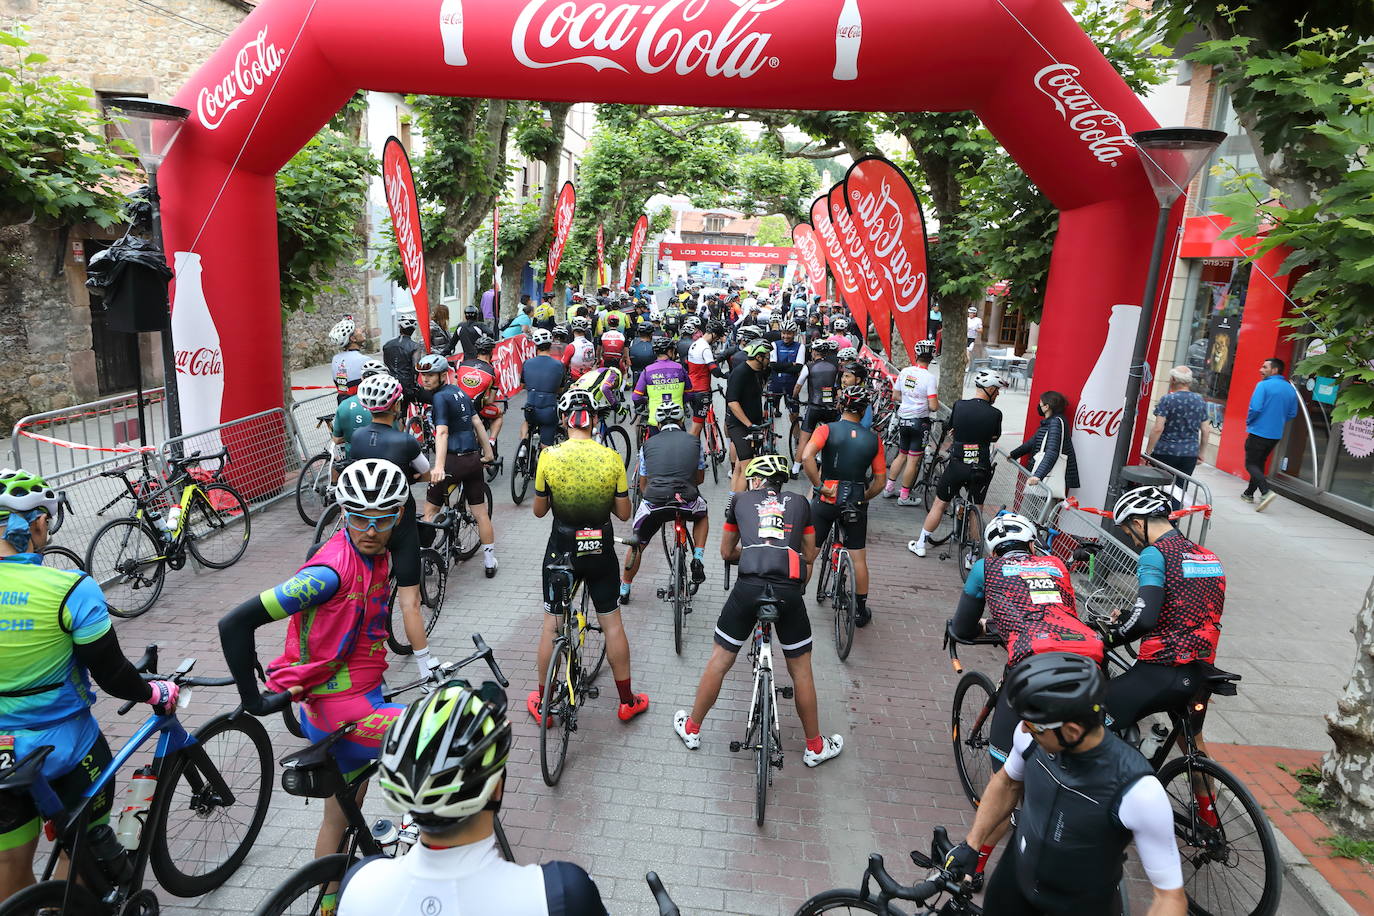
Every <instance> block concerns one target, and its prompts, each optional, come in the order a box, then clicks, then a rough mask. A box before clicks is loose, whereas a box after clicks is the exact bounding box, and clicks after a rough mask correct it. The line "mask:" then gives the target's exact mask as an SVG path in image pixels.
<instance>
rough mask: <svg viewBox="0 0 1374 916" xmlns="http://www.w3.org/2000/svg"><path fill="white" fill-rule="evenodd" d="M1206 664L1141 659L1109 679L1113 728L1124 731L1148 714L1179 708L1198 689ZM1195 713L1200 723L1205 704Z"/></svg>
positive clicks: (1109, 714)
mask: <svg viewBox="0 0 1374 916" xmlns="http://www.w3.org/2000/svg"><path fill="white" fill-rule="evenodd" d="M1203 668H1204V664H1203V663H1202V662H1190V663H1189V664H1186V665H1152V664H1150V663H1149V662H1140V661H1138V662H1136V663H1135V664H1134V665H1132V666H1131V668H1130V670H1129V671H1126V672H1124V673H1122V674H1120V675H1118V676H1117V677H1114V678H1112V679H1111V680H1109V681H1108V682H1107V715H1108V716H1109V717H1110V725H1111V727H1112V729H1113V730H1114V731H1115V732H1116V733H1117V734H1124V733H1125V732H1126V731H1127V730H1129V729H1130V727H1131V726H1132V725H1134V724H1135V723H1137V722H1139V721H1140V720H1141V719H1143V718H1145V717H1146V716H1148V715H1153V714H1154V713H1158V712H1170V711H1173V710H1177V709H1180V708H1181V707H1182V706H1183V704H1185V703H1187V702H1188V701H1189V700H1191V699H1192V698H1193V696H1194V695H1195V694H1196V693H1197V690H1198V685H1199V684H1200V683H1201V682H1202V681H1201V674H1202V670H1203ZM1192 714H1193V715H1194V716H1196V717H1197V720H1196V721H1197V723H1198V726H1199V727H1201V725H1202V720H1203V719H1204V718H1205V717H1206V715H1207V710H1206V708H1205V707H1204V708H1203V710H1202V711H1201V712H1195V711H1194V712H1193V713H1192Z"/></svg>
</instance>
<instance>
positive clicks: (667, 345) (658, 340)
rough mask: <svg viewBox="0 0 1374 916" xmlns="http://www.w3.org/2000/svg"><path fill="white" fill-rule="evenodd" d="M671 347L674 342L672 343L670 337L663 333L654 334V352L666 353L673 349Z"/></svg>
mask: <svg viewBox="0 0 1374 916" xmlns="http://www.w3.org/2000/svg"><path fill="white" fill-rule="evenodd" d="M673 347H674V344H673V339H672V338H671V337H668V336H665V335H663V334H655V335H654V352H655V353H668V352H670V351H671V350H672V349H673Z"/></svg>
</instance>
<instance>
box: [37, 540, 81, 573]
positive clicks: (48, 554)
mask: <svg viewBox="0 0 1374 916" xmlns="http://www.w3.org/2000/svg"><path fill="white" fill-rule="evenodd" d="M43 565H44V566H51V567H52V568H53V569H65V570H67V571H69V572H85V571H86V570H85V563H84V562H83V561H82V559H81V558H80V557H78V556H77V555H76V551H75V550H68V549H67V548H65V547H61V546H59V545H57V544H49V545H48V546H47V547H44V548H43Z"/></svg>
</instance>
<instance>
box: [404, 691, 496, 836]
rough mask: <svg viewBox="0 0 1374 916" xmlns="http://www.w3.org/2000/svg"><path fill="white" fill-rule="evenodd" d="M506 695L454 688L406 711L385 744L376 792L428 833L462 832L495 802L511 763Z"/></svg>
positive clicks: (411, 706) (426, 698) (422, 701)
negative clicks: (456, 829)
mask: <svg viewBox="0 0 1374 916" xmlns="http://www.w3.org/2000/svg"><path fill="white" fill-rule="evenodd" d="M510 746H511V729H510V721H509V720H508V719H507V718H506V698H505V694H504V693H503V692H502V691H501V690H500V689H499V688H497V687H496V685H495V684H490V685H484V687H483V688H482V689H481V690H480V691H478V690H473V688H472V687H470V686H468V684H467V682H466V681H460V680H454V681H448V682H446V683H445V684H443V685H442V686H440V687H439V689H437V690H435V691H434V692H433V693H432V694H430V695H429V696H427V697H425V698H424V699H423V700H420V701H418V702H415V703H412V704H410V705H409V706H408V707H406V708H405V710H403V711H402V712H401V714H400V715H399V716H398V717H397V718H396V720H395V721H394V722H392V723H391V727H390V728H388V729H387V730H386V734H385V735H384V736H383V738H382V747H381V754H380V755H379V759H378V764H379V778H378V780H377V782H378V785H379V786H380V787H381V791H382V795H383V796H384V797H385V798H386V800H387V803H388V804H390V805H391V807H392V808H393V809H394V810H395V811H397V812H399V813H402V814H404V813H406V812H409V813H411V814H413V815H414V816H415V823H416V824H418V825H419V826H420V827H422V828H429V829H443V828H448V827H452V826H456V825H457V823H458V822H461V821H463V820H465V819H467V818H469V817H472V816H473V815H474V814H477V813H478V812H480V811H482V810H483V809H484V808H486V807H487V803H488V802H489V801H491V796H492V795H493V794H494V793H495V792H496V787H497V786H498V785H500V784H501V777H502V776H503V775H504V774H505V772H506V759H507V758H508V757H509V756H510Z"/></svg>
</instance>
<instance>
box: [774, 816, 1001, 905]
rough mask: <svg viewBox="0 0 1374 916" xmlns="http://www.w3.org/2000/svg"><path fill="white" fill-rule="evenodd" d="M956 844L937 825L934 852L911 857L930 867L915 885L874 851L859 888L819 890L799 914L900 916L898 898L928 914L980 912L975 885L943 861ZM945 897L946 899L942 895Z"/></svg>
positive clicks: (919, 864) (921, 865) (925, 867)
mask: <svg viewBox="0 0 1374 916" xmlns="http://www.w3.org/2000/svg"><path fill="white" fill-rule="evenodd" d="M953 848H954V844H953V843H952V842H951V841H950V839H949V834H948V833H946V832H945V828H943V827H936V828H935V835H934V837H933V838H932V840H931V843H930V854H929V855H926V854H925V853H922V852H920V851H919V850H913V851H912V853H911V861H912V863H913V864H915V865H916V867H917V868H923V869H929V870H930V871H929V874H928V875H927V877H926V879H925V880H924V881H922V882H920V883H919V884H915V885H913V886H911V887H906V886H903V885H902V884H901V883H899V882H898V881H897V879H895V878H893V877H892V876H891V875H890V874H888V872H887V867H886V866H885V865H884V863H883V857H882V856H881V855H879V854H878V853H876V852H875V853H871V854H870V855H869V857H868V867H867V868H865V869H864V874H863V879H862V881H861V882H860V885H859V887H858V888H857V889H855V888H838V889H836V890H833V891H825V892H823V893H820V894H817V895H816V896H814V897H812V898H811V899H810V900H808V901H806V902H805V903H803V904H802V905H801V908H800V909H798V910H797V912H796V916H820V914H822V913H836V912H841V911H843V912H854V911H858V912H860V913H882V914H884V916H897V914H898V913H899V912H900V911H899V910H898V909H897V908H896V907H895V906H893V905H892V902H893V901H894V900H909V901H911V902H912V903H915V904H917V905H918V906H921V907H924V909H922V910H921V911H920V912H922V913H924V914H926V916H979V914H981V913H982V912H983V910H982V908H980V907H979V906H978V905H977V904H975V903H974V902H973V894H974V886H973V885H972V884H969V883H966V882H963V881H961V880H956V879H955V877H954V875H952V874H951V873H950V872H948V871H946V870H945V869H944V868H942V867H941V866H940V864H939V863H941V862H944V861H945V857H946V856H948V855H949V851H950V850H951V849H953ZM873 885H876V888H875V887H873ZM945 895H948V896H947V897H946V896H945ZM942 897H943V898H944V899H940V898H942Z"/></svg>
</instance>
